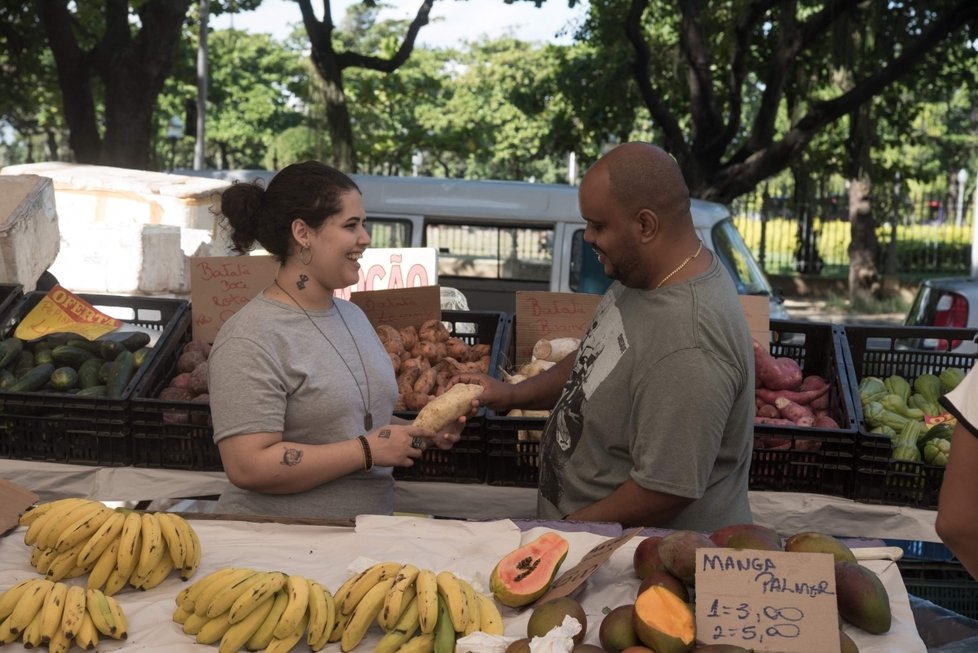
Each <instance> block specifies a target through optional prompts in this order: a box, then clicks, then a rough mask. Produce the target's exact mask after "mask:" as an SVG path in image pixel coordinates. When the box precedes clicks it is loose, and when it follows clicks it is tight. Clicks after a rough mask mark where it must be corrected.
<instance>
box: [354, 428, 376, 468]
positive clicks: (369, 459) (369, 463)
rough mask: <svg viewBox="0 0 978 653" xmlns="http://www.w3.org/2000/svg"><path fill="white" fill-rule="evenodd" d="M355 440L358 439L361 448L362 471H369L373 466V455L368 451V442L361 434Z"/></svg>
mask: <svg viewBox="0 0 978 653" xmlns="http://www.w3.org/2000/svg"><path fill="white" fill-rule="evenodd" d="M357 440H359V441H360V448H361V449H363V471H365V472H369V471H370V470H371V469H373V467H374V456H373V454H372V453H370V443H369V442H367V438H366V437H364V436H362V435H358V436H357Z"/></svg>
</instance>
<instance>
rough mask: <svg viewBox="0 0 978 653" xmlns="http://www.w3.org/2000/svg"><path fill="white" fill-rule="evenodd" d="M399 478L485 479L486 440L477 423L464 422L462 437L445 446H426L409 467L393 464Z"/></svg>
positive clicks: (417, 479)
mask: <svg viewBox="0 0 978 653" xmlns="http://www.w3.org/2000/svg"><path fill="white" fill-rule="evenodd" d="M394 478H396V479H397V480H399V481H439V482H446V483H485V481H486V441H485V435H484V427H483V425H481V424H473V425H472V426H466V427H465V429H464V430H463V431H462V439H461V440H459V441H458V442H456V443H455V446H454V447H452V448H451V449H449V450H447V451H446V450H443V449H439V448H437V447H428V448H427V449H425V451H424V453H423V454H421V457H420V458H418V459H416V460H415V461H414V465H413V466H411V467H395V468H394Z"/></svg>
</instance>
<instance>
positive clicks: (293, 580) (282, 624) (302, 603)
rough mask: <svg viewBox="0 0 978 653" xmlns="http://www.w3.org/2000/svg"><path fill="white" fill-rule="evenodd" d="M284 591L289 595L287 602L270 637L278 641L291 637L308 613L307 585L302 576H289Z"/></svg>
mask: <svg viewBox="0 0 978 653" xmlns="http://www.w3.org/2000/svg"><path fill="white" fill-rule="evenodd" d="M285 591H286V592H287V593H288V595H289V602H288V604H287V605H286V606H285V612H283V613H282V617H281V618H280V619H279V620H278V625H277V626H275V630H274V631H272V636H273V637H276V638H278V639H285V638H287V637H289V636H291V635H292V632H293V631H294V630H295V628H296V626H297V625H298V623H299V621H301V620H302V617H303V615H305V614H306V613H307V612H308V607H309V583H308V582H307V581H306V579H305V578H303V577H302V576H289V577H288V579H287V580H286V581H285Z"/></svg>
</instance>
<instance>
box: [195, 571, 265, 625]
mask: <svg viewBox="0 0 978 653" xmlns="http://www.w3.org/2000/svg"><path fill="white" fill-rule="evenodd" d="M257 573H258V572H257V571H255V570H254V569H249V568H247V567H242V568H240V569H235V570H233V571H232V572H231V573H229V574H223V575H221V576H219V577H217V578H215V579H214V580H213V581H211V582H210V583H208V584H207V587H206V588H204V589H203V590H202V591H201V593H200V594H198V595H197V600H196V602H195V603H194V614H196V615H202V616H206V615H207V610H208V608H209V607H210V605H211V603H213V602H214V601H215V600H217V597H218V596H220V595H221V594H223V593H224V592H227V591H228V589H229V588H230V587H233V586H234V585H235V584H236V583H238V582H240V581H242V580H244V579H246V578H251V577H252V576H254V575H255V574H257Z"/></svg>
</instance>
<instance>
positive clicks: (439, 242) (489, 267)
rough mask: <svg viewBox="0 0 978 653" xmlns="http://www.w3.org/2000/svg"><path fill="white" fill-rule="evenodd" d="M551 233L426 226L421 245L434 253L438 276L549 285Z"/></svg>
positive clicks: (545, 230)
mask: <svg viewBox="0 0 978 653" xmlns="http://www.w3.org/2000/svg"><path fill="white" fill-rule="evenodd" d="M553 242H554V230H553V229H551V228H544V227H503V226H495V225H472V224H464V225H462V224H449V223H431V222H429V223H427V224H426V225H425V245H426V246H427V247H434V248H436V249H437V250H438V274H439V275H446V276H452V277H478V278H481V279H512V280H516V281H542V282H545V283H548V282H549V281H550V268H551V265H552V264H553Z"/></svg>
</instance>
